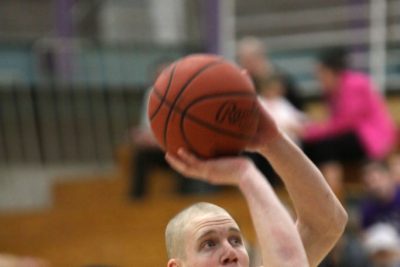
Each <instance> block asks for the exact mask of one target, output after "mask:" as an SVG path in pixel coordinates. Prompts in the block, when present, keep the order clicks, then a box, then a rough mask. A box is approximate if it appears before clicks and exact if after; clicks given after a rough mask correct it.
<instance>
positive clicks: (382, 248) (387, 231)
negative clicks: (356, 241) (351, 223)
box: [364, 223, 400, 267]
mask: <svg viewBox="0 0 400 267" xmlns="http://www.w3.org/2000/svg"><path fill="white" fill-rule="evenodd" d="M364 246H365V248H366V250H367V252H368V255H369V258H370V260H371V263H372V266H373V267H400V237H399V234H398V233H397V232H396V229H394V227H393V226H391V225H389V224H384V223H378V224H375V225H373V226H371V227H370V228H368V229H367V230H366V232H365V235H364Z"/></svg>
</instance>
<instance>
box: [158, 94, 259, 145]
mask: <svg viewBox="0 0 400 267" xmlns="http://www.w3.org/2000/svg"><path fill="white" fill-rule="evenodd" d="M154 94H155V95H156V96H157V97H158V98H160V99H161V97H162V96H161V94H160V93H159V92H158V91H154ZM225 96H248V97H252V98H253V97H254V99H256V97H257V95H256V94H254V93H247V92H229V93H218V94H212V95H206V96H203V97H199V98H197V99H195V100H194V101H193V102H191V103H190V104H189V105H188V106H187V107H186V108H185V109H184V110H183V109H180V108H179V107H175V108H174V109H173V110H174V111H175V112H177V113H178V114H180V115H181V116H182V117H181V122H180V129H181V131H182V133H184V130H183V128H182V127H183V126H182V124H183V118H184V117H186V118H187V119H190V120H191V121H193V122H195V123H197V124H200V125H202V126H204V127H206V128H208V129H210V130H213V131H216V132H218V133H222V134H225V135H228V136H230V137H233V138H238V139H244V140H249V139H251V138H252V137H253V136H248V135H244V134H238V133H236V132H232V131H229V130H225V129H221V128H218V127H215V126H212V125H210V124H208V123H207V122H205V121H203V120H201V119H199V118H197V117H196V116H193V115H191V114H188V113H187V111H186V110H188V107H189V106H192V105H193V103H196V102H198V100H204V99H207V98H214V97H225ZM164 104H165V105H167V106H168V107H169V108H170V109H171V110H172V104H171V103H170V102H169V101H168V100H165V101H164ZM183 135H184V134H183ZM183 138H184V139H185V142H186V140H187V139H186V137H185V135H184V136H183ZM186 143H187V145H190V144H189V143H188V142H186Z"/></svg>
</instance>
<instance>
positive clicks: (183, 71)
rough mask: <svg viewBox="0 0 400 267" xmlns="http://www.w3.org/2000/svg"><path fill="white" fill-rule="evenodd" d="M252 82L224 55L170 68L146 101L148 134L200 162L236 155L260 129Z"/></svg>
mask: <svg viewBox="0 0 400 267" xmlns="http://www.w3.org/2000/svg"><path fill="white" fill-rule="evenodd" d="M258 114H259V109H258V102H257V96H256V92H255V89H254V86H253V83H252V81H251V80H250V78H249V77H248V75H247V74H245V73H244V72H243V71H242V69H241V68H239V67H238V66H237V65H235V64H233V63H231V62H229V61H227V60H224V59H223V58H222V57H219V56H215V55H209V54H194V55H190V56H187V57H184V58H182V59H180V60H178V61H176V62H174V63H172V64H171V65H170V66H168V67H167V68H166V69H164V71H163V72H162V73H161V74H160V76H159V77H158V78H157V80H156V82H155V84H154V86H153V89H152V91H151V93H150V97H149V105H148V116H149V120H150V124H151V128H152V131H153V133H154V135H155V137H156V139H157V141H158V143H159V144H160V145H161V147H162V148H163V149H164V150H165V151H169V152H172V153H176V151H177V150H178V148H180V147H184V148H187V149H188V150H190V151H192V152H193V153H195V154H196V155H198V156H200V157H202V158H210V157H217V156H227V155H237V154H238V153H239V152H240V151H241V150H243V149H244V148H245V147H246V145H247V144H248V142H249V140H250V139H251V138H252V137H253V135H254V134H255V132H256V129H257V125H258Z"/></svg>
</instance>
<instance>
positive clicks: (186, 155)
mask: <svg viewBox="0 0 400 267" xmlns="http://www.w3.org/2000/svg"><path fill="white" fill-rule="evenodd" d="M178 155H179V156H180V157H181V158H182V159H183V160H184V161H185V162H186V163H187V164H189V165H191V166H198V165H199V164H200V160H199V159H198V158H197V157H196V156H195V155H194V154H193V153H191V152H189V151H188V150H187V149H184V148H180V149H178Z"/></svg>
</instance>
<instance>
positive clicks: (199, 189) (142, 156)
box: [130, 148, 217, 199]
mask: <svg viewBox="0 0 400 267" xmlns="http://www.w3.org/2000/svg"><path fill="white" fill-rule="evenodd" d="M164 156H165V154H164V152H163V151H161V150H160V149H158V148H137V149H136V150H135V155H134V156H133V162H132V166H133V174H132V183H131V193H130V195H131V197H132V198H136V199H138V198H141V197H143V196H144V195H145V193H146V189H147V184H148V177H149V174H150V172H151V171H152V170H153V169H154V168H155V167H161V168H168V169H169V168H170V167H169V165H168V163H167V162H166V161H165V158H164ZM175 173H176V177H177V180H178V181H177V183H178V192H179V193H181V194H200V193H209V192H214V191H216V190H217V187H216V186H213V185H210V184H208V183H205V182H202V181H199V180H193V179H187V178H185V177H183V176H182V175H180V174H179V173H177V172H175Z"/></svg>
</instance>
